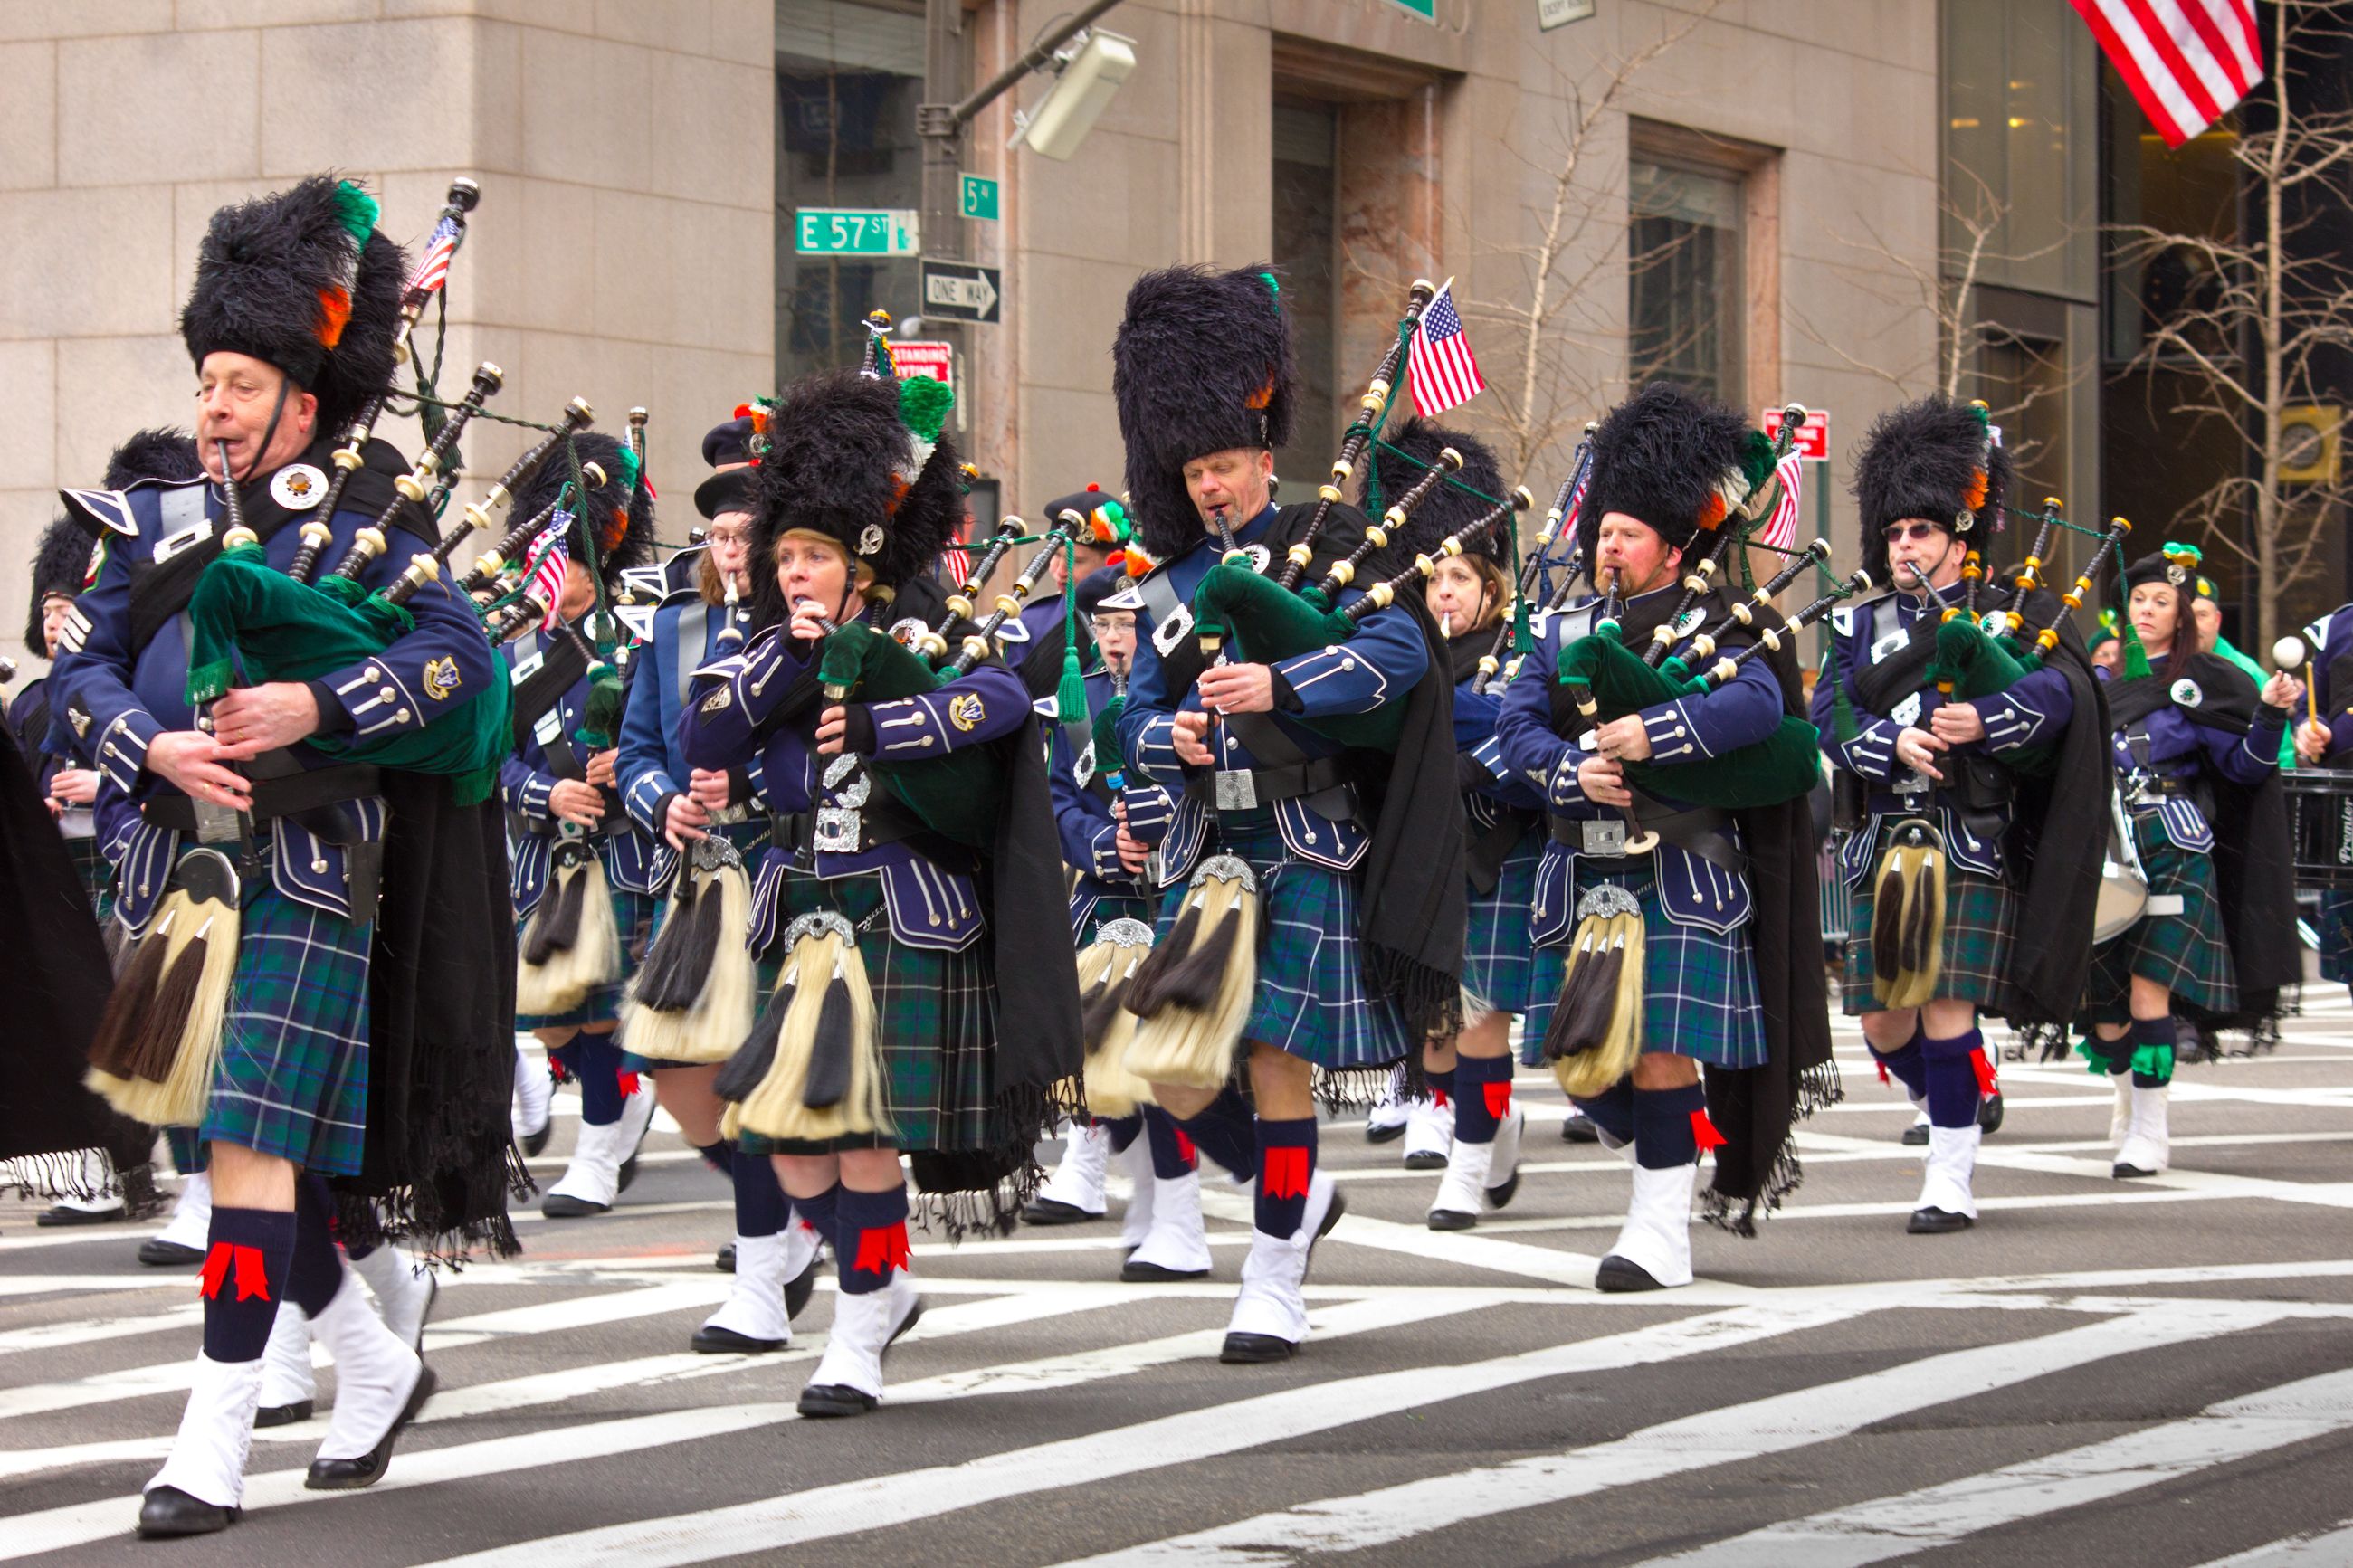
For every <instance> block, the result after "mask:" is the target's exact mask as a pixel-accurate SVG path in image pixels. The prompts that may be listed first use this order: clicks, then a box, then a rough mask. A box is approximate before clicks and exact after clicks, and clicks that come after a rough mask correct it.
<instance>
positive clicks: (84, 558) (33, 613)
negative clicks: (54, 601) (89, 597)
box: [25, 517, 91, 658]
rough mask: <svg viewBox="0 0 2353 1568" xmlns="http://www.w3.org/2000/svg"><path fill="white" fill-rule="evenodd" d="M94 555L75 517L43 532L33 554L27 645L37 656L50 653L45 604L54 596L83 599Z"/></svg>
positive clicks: (64, 519) (87, 538)
mask: <svg viewBox="0 0 2353 1568" xmlns="http://www.w3.org/2000/svg"><path fill="white" fill-rule="evenodd" d="M90 556H91V552H90V535H89V534H87V533H84V532H83V531H81V530H80V529H79V527H77V526H76V525H75V523H74V521H73V520H72V519H71V518H65V517H61V518H58V520H56V521H54V522H51V523H50V524H49V526H48V527H47V529H45V530H43V531H42V533H41V544H40V548H39V549H38V550H37V551H36V552H34V554H33V594H32V599H31V602H30V603H29V604H28V605H26V610H25V646H26V647H27V648H29V649H31V650H32V652H33V655H34V657H36V658H47V657H48V652H49V650H48V647H47V645H46V644H45V643H44V642H43V641H42V638H41V601H42V600H44V599H46V598H47V597H48V596H49V595H52V594H63V595H65V596H66V597H67V598H69V599H79V598H80V597H81V590H82V579H83V578H84V577H85V576H87V575H88V574H89V573H90Z"/></svg>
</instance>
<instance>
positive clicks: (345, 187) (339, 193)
mask: <svg viewBox="0 0 2353 1568" xmlns="http://www.w3.org/2000/svg"><path fill="white" fill-rule="evenodd" d="M383 213H384V208H383V207H382V206H380V205H377V203H376V199H375V197H374V196H372V195H368V194H367V193H366V192H365V191H364V190H362V189H360V187H359V186H358V185H356V184H353V183H352V182H351V181H349V180H339V181H337V182H336V184H335V221H336V222H338V223H340V224H342V225H343V231H344V232H345V233H346V234H349V235H350V236H351V237H352V243H353V244H354V245H361V246H364V245H365V244H367V242H368V236H369V235H371V234H374V233H375V220H376V219H377V218H378V217H380V216H383Z"/></svg>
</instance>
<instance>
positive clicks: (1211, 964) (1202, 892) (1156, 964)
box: [1126, 855, 1258, 1089]
mask: <svg viewBox="0 0 2353 1568" xmlns="http://www.w3.org/2000/svg"><path fill="white" fill-rule="evenodd" d="M1257 984H1258V879H1257V877H1256V876H1254V875H1253V874H1252V873H1251V871H1250V867H1249V866H1248V865H1247V864H1246V863H1244V862H1243V861H1242V860H1240V858H1236V857H1234V856H1231V855H1212V856H1211V857H1209V858H1208V859H1206V860H1204V861H1203V862H1201V865H1200V868H1198V870H1196V871H1195V872H1194V873H1193V880H1192V882H1191V884H1190V885H1189V886H1188V887H1187V889H1186V890H1185V910H1184V913H1183V914H1181V915H1180V916H1179V917H1178V918H1177V921H1176V926H1175V928H1174V929H1173V930H1172V931H1170V932H1169V935H1168V940H1166V942H1161V943H1160V944H1159V945H1158V946H1156V947H1155V948H1154V949H1153V950H1152V953H1151V956H1150V957H1149V958H1147V959H1146V960H1145V962H1144V963H1142V964H1141V965H1139V966H1138V967H1137V970H1136V972H1135V974H1134V978H1132V979H1131V980H1130V981H1129V983H1128V996H1127V1004H1126V1005H1127V1010H1128V1011H1129V1012H1130V1013H1133V1014H1134V1015H1135V1017H1136V1019H1137V1023H1136V1025H1135V1035H1134V1038H1133V1039H1132V1040H1131V1041H1130V1042H1129V1043H1128V1047H1127V1051H1126V1066H1127V1069H1128V1070H1129V1071H1130V1072H1132V1073H1134V1075H1135V1076H1136V1077H1138V1078H1141V1079H1145V1080H1146V1081H1147V1082H1150V1083H1175V1084H1183V1085H1186V1086H1187V1087H1189V1088H1194V1089H1216V1088H1218V1087H1219V1086H1220V1085H1222V1084H1223V1083H1224V1082H1225V1081H1226V1079H1227V1078H1228V1077H1229V1075H1230V1074H1231V1073H1232V1071H1233V1066H1234V1049H1235V1047H1237V1046H1238V1045H1239V1044H1240V1040H1241V1031H1242V1024H1243V1022H1244V1020H1246V1019H1247V1018H1248V1017H1249V1016H1250V992H1251V990H1252V989H1253V988H1254V987H1255V986H1256V985H1257Z"/></svg>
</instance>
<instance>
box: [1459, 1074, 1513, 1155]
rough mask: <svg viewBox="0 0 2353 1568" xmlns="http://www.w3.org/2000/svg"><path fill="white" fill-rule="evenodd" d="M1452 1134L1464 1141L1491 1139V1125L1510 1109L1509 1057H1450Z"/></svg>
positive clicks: (1493, 1137)
mask: <svg viewBox="0 0 2353 1568" xmlns="http://www.w3.org/2000/svg"><path fill="white" fill-rule="evenodd" d="M1454 1088H1455V1095H1454V1136H1455V1137H1456V1138H1457V1139H1459V1140H1461V1142H1465V1143H1493V1142H1494V1141H1495V1129H1496V1128H1497V1127H1499V1126H1501V1125H1502V1124H1503V1121H1504V1117H1506V1116H1508V1115H1510V1114H1511V1110H1512V1058H1509V1057H1457V1058H1454Z"/></svg>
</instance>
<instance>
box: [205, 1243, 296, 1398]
mask: <svg viewBox="0 0 2353 1568" xmlns="http://www.w3.org/2000/svg"><path fill="white" fill-rule="evenodd" d="M211 1241H212V1246H211V1247H210V1249H209V1250H208V1251H207V1252H206V1255H205V1270H204V1274H203V1276H202V1279H201V1281H200V1283H199V1285H198V1287H197V1289H199V1290H200V1291H202V1293H203V1295H204V1299H205V1354H206V1355H207V1356H209V1357H211V1358H212V1359H213V1360H215V1361H223V1362H229V1361H259V1360H260V1359H261V1352H262V1351H263V1350H264V1349H265V1348H266V1347H267V1346H268V1345H269V1325H270V1323H271V1322H272V1321H274V1320H275V1319H276V1318H277V1316H278V1300H279V1298H280V1296H281V1295H283V1294H284V1293H285V1285H286V1271H287V1265H288V1264H289V1263H290V1262H292V1261H293V1258H294V1216H293V1215H291V1214H289V1213H286V1212H284V1211H282V1210H279V1209H230V1208H221V1207H218V1206H216V1207H215V1208H214V1209H213V1219H212V1231H211Z"/></svg>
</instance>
